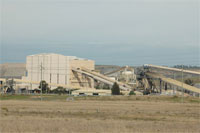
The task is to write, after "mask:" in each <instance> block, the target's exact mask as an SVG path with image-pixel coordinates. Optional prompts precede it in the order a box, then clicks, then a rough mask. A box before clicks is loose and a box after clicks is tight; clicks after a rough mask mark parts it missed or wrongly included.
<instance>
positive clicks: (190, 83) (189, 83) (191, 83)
mask: <svg viewBox="0 0 200 133" xmlns="http://www.w3.org/2000/svg"><path fill="white" fill-rule="evenodd" d="M185 83H186V84H188V85H191V86H193V85H194V81H193V80H192V79H186V80H185Z"/></svg>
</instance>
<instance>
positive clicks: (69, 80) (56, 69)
mask: <svg viewBox="0 0 200 133" xmlns="http://www.w3.org/2000/svg"><path fill="white" fill-rule="evenodd" d="M77 68H87V69H89V70H94V69H95V62H94V61H93V60H88V59H82V58H78V57H76V56H64V55H61V54H54V53H43V54H36V55H29V56H27V58H26V76H24V77H23V78H22V80H24V81H35V82H40V81H41V80H45V81H46V82H47V83H49V87H50V89H54V88H56V86H52V84H61V85H68V86H77V87H80V86H81V87H87V88H94V80H93V79H92V78H90V77H88V76H84V75H83V74H79V73H74V72H73V71H72V69H77ZM35 88H38V85H37V84H30V85H29V89H35Z"/></svg>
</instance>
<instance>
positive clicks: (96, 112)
mask: <svg viewBox="0 0 200 133" xmlns="http://www.w3.org/2000/svg"><path fill="white" fill-rule="evenodd" d="M67 98H68V96H66V95H61V96H59V95H45V96H43V101H40V96H29V95H4V96H0V106H1V116H0V118H1V119H0V132H48V133H49V132H92V133H93V132H109V133H110V132H113V133H115V132H123V133H124V132H194V133H197V132H200V126H199V125H200V99H199V98H194V97H185V98H184V103H182V102H181V101H182V99H181V98H180V97H177V96H174V97H173V96H172V97H167V96H111V97H75V98H74V100H66V99H67Z"/></svg>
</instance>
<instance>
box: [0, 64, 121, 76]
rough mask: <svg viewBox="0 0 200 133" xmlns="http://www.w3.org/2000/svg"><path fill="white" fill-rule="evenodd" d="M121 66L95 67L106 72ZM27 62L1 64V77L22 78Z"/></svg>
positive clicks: (101, 71)
mask: <svg viewBox="0 0 200 133" xmlns="http://www.w3.org/2000/svg"><path fill="white" fill-rule="evenodd" d="M119 68H120V66H114V65H96V66H95V69H96V70H97V71H99V72H100V73H102V74H104V73H107V72H111V71H114V70H117V69H119ZM25 72H26V64H25V63H5V64H0V78H21V77H22V76H24V75H25Z"/></svg>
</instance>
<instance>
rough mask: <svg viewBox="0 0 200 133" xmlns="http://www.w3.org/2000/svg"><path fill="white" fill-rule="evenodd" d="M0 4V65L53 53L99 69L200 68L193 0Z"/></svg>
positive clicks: (198, 13) (198, 20)
mask: <svg viewBox="0 0 200 133" xmlns="http://www.w3.org/2000/svg"><path fill="white" fill-rule="evenodd" d="M0 1H1V5H0V6H1V7H0V8H1V10H0V17H1V21H0V24H1V25H0V26H1V27H0V28H1V32H0V39H1V43H0V44H1V45H0V56H1V58H0V63H5V62H25V60H26V56H27V55H32V54H38V53H57V54H63V55H69V56H78V57H81V58H87V59H92V60H95V62H96V64H104V65H121V66H124V65H135V66H138V65H142V64H155V65H168V66H172V65H176V64H184V65H200V64H199V62H200V33H199V32H200V9H199V7H200V2H199V0H0Z"/></svg>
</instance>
